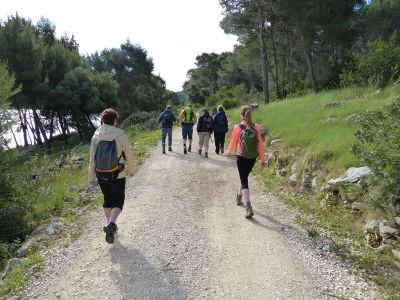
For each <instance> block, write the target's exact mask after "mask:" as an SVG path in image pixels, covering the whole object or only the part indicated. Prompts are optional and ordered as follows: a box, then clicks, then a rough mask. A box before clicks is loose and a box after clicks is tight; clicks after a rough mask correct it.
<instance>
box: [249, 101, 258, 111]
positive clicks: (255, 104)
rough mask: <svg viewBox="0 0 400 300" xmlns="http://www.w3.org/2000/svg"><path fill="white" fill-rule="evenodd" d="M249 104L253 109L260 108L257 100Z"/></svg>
mask: <svg viewBox="0 0 400 300" xmlns="http://www.w3.org/2000/svg"><path fill="white" fill-rule="evenodd" d="M249 106H250V107H251V108H252V109H255V108H258V103H257V102H255V101H254V102H251V103H250V104H249Z"/></svg>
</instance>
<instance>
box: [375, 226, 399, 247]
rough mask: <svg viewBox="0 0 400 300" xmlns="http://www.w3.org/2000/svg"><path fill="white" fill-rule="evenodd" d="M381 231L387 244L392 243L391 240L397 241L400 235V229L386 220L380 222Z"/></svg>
mask: <svg viewBox="0 0 400 300" xmlns="http://www.w3.org/2000/svg"><path fill="white" fill-rule="evenodd" d="M379 233H380V235H381V236H382V238H383V242H384V243H385V244H388V243H391V241H395V240H397V239H398V237H399V231H398V230H397V229H396V228H393V227H390V226H389V224H388V222H387V221H386V220H381V221H380V222H379ZM389 240H390V241H389Z"/></svg>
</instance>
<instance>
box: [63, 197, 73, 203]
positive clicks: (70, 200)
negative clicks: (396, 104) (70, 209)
mask: <svg viewBox="0 0 400 300" xmlns="http://www.w3.org/2000/svg"><path fill="white" fill-rule="evenodd" d="M72 201H74V198H72V197H65V198H64V202H67V203H71V202H72Z"/></svg>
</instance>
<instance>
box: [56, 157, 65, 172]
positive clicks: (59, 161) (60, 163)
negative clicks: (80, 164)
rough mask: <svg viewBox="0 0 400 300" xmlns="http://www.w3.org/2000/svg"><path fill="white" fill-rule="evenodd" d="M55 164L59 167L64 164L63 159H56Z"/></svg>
mask: <svg viewBox="0 0 400 300" xmlns="http://www.w3.org/2000/svg"><path fill="white" fill-rule="evenodd" d="M56 165H57V167H59V168H60V169H61V168H62V167H63V166H64V165H65V159H64V158H63V157H61V158H60V159H59V160H57V161H56Z"/></svg>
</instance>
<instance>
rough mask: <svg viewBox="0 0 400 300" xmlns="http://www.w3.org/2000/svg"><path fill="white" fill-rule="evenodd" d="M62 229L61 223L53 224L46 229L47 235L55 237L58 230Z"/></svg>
mask: <svg viewBox="0 0 400 300" xmlns="http://www.w3.org/2000/svg"><path fill="white" fill-rule="evenodd" d="M61 227H62V223H59V222H57V223H53V224H51V225H49V227H47V234H48V235H50V236H52V235H55V234H56V233H57V232H59V231H60V228H61Z"/></svg>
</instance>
